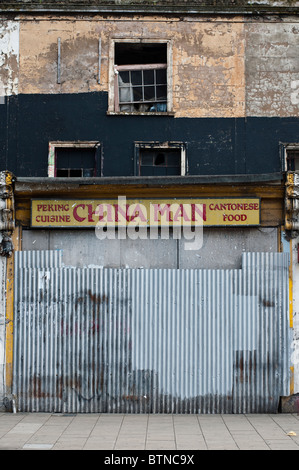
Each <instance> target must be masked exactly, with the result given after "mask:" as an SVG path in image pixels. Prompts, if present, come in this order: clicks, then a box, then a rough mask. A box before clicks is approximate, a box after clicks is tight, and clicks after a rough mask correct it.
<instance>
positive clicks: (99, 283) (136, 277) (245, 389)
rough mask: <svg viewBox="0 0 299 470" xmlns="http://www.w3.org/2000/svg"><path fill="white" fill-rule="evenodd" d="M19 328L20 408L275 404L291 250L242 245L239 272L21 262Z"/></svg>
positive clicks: (237, 409)
mask: <svg viewBox="0 0 299 470" xmlns="http://www.w3.org/2000/svg"><path fill="white" fill-rule="evenodd" d="M31 266H33V265H32V264H31ZM14 329H15V330H14V337H15V343H14V394H15V395H16V396H17V397H18V408H19V410H21V411H45V412H126V413H140V412H152V413H168V412H172V413H232V412H234V413H244V412H275V411H277V406H278V400H279V397H280V396H281V395H288V394H289V326H288V255H285V254H281V253H279V254H276V253H274V254H272V253H266V254H262V253H245V254H244V256H243V267H242V269H241V270H193V269H190V270H188V269H182V270H175V269H100V268H83V269H78V268H70V267H63V266H61V267H49V266H45V265H43V269H42V268H37V267H20V268H19V274H18V275H17V279H16V293H15V323H14Z"/></svg>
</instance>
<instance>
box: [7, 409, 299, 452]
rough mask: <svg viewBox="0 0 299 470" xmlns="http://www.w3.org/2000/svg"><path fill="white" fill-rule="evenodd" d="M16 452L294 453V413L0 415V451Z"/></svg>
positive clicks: (297, 434)
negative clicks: (272, 451)
mask: <svg viewBox="0 0 299 470" xmlns="http://www.w3.org/2000/svg"><path fill="white" fill-rule="evenodd" d="M290 432H291V434H290V435H288V434H289V433H290ZM15 449H18V450H51V451H52V450H103V451H108V452H110V451H115V452H116V453H117V452H121V451H128V450H132V451H157V450H158V451H162V452H163V451H165V452H167V451H175V450H177V451H179V452H184V451H186V450H192V451H194V452H196V451H197V450H198V451H203V450H299V415H298V414H295V413H292V414H261V415H258V414H256V415H254V414H243V415H227V414H224V415H172V414H167V415H163V414H161V415H158V414H157V415H153V414H142V415H133V414H128V415H126V414H115V415H114V414H106V413H98V414H97V413H92V414H90V415H89V414H84V415H83V414H78V415H76V414H72V415H68V414H57V413H53V414H52V413H0V450H15Z"/></svg>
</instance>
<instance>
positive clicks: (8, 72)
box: [0, 20, 20, 98]
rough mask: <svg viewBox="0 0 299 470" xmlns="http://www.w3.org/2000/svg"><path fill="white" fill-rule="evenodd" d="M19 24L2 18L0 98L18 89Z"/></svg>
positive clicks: (0, 30)
mask: <svg viewBox="0 0 299 470" xmlns="http://www.w3.org/2000/svg"><path fill="white" fill-rule="evenodd" d="M19 25H20V24H19V22H17V21H9V20H0V98H1V97H3V96H8V95H12V94H16V93H17V91H18V63H19Z"/></svg>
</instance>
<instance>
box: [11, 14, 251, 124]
mask: <svg viewBox="0 0 299 470" xmlns="http://www.w3.org/2000/svg"><path fill="white" fill-rule="evenodd" d="M165 25H166V27H165ZM58 38H60V40H61V84H57V54H58V45H57V44H58ZM99 38H101V45H102V57H101V84H98V82H97V80H98V42H99ZM125 38H128V39H134V38H136V39H140V38H143V39H146V40H151V39H152V40H157V39H159V40H163V39H165V41H170V42H171V47H172V64H173V68H172V73H171V75H172V79H173V104H174V106H173V109H174V111H175V113H176V116H177V117H180V116H188V117H202V116H229V117H237V116H243V115H244V96H245V90H244V34H243V24H242V23H241V24H240V23H238V22H219V23H218V22H211V23H210V22H205V21H193V20H191V19H187V18H186V19H183V21H180V20H178V19H171V20H170V19H169V18H142V19H141V18H132V19H131V18H123V17H122V18H118V19H114V18H113V19H112V18H111V19H110V20H108V21H104V19H103V18H101V17H97V18H96V19H92V20H89V21H81V20H76V21H74V20H72V21H71V20H54V19H52V20H50V19H49V20H42V19H37V20H36V21H23V22H22V26H21V40H20V41H21V50H20V93H80V92H89V91H106V92H108V91H109V81H108V68H109V54H110V52H111V51H109V42H110V40H111V39H125ZM110 67H111V64H110Z"/></svg>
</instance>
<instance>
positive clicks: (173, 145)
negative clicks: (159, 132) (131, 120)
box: [135, 142, 186, 176]
mask: <svg viewBox="0 0 299 470" xmlns="http://www.w3.org/2000/svg"><path fill="white" fill-rule="evenodd" d="M135 155H136V156H135V174H136V175H137V176H184V175H185V174H186V150H185V145H184V144H183V143H181V142H164V143H159V142H147V143H146V142H135Z"/></svg>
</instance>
